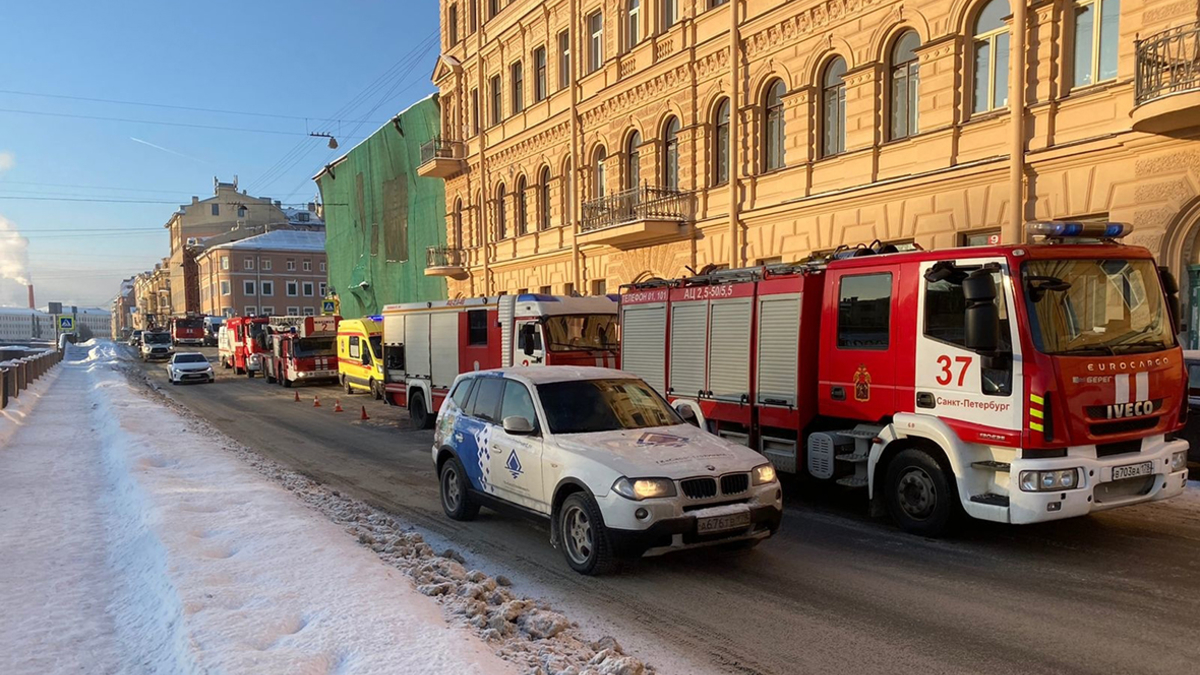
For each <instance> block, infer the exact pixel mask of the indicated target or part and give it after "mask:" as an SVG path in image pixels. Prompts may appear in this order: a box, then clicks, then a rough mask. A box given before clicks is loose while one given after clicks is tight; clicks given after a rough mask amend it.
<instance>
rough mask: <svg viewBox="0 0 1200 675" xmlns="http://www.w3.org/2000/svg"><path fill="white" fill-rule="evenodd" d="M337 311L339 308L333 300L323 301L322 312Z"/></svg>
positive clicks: (330, 312) (327, 313) (333, 312)
mask: <svg viewBox="0 0 1200 675" xmlns="http://www.w3.org/2000/svg"><path fill="white" fill-rule="evenodd" d="M336 312H337V310H336V309H335V308H334V305H333V301H332V300H325V301H323V302H322V303H321V313H322V314H326V315H329V314H335V313H336Z"/></svg>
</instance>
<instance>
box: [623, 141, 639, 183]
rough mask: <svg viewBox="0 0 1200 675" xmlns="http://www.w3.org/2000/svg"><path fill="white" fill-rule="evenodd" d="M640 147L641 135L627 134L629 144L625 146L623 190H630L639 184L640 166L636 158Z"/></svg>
mask: <svg viewBox="0 0 1200 675" xmlns="http://www.w3.org/2000/svg"><path fill="white" fill-rule="evenodd" d="M641 145H642V135H641V134H639V133H638V132H636V131H635V132H633V133H632V134H629V142H628V143H626V144H625V188H626V189H631V188H635V187H637V186H638V183H640V182H641V164H640V159H641V158H640V157H639V156H638V152H639V147H640V146H641Z"/></svg>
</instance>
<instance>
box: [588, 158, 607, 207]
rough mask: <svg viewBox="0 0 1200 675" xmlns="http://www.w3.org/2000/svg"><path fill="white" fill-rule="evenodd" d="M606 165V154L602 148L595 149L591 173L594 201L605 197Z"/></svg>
mask: <svg viewBox="0 0 1200 675" xmlns="http://www.w3.org/2000/svg"><path fill="white" fill-rule="evenodd" d="M606 163H608V153H607V152H605V150H604V146H603V145H602V146H600V147H598V148H596V154H595V155H593V157H592V173H593V178H594V182H593V184H592V194H593V195H594V197H595V198H596V199H600V198H601V197H603V196H604V195H605V191H604V186H605V183H606V178H607V177H606V176H605V167H604V165H605V164H606Z"/></svg>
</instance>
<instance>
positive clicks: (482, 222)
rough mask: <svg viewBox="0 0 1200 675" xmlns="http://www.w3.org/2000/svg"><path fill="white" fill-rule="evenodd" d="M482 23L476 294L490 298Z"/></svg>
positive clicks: (478, 41) (479, 29)
mask: <svg viewBox="0 0 1200 675" xmlns="http://www.w3.org/2000/svg"><path fill="white" fill-rule="evenodd" d="M482 19H483V17H482V16H481V15H480V14H476V20H477V21H478V23H477V24H476V25H475V91H477V92H479V119H477V120H476V122H478V124H479V128H478V129H477V133H478V135H479V204H477V205H476V208H478V209H479V213H477V214H476V216H475V219H476V222H477V226H478V227H479V237H480V239H481V241H480V242H479V250H480V253H481V254H482V255H483V293H479V292H478V291H476V294H478V295H485V296H486V295H490V294H491V292H492V271H491V267H490V264H489V259H490V257H491V256H490V255H489V254H488V230H489V229H491V228H490V227H489V225H490V223H489V221H490V220H491V219H490V218H489V217H488V211H489V209H488V208H487V203H488V172H487V162H486V155H487V152H486V146H487V127H488V122H487V120H488V115H487V111H488V109H487V105H485V102H486V101H490V100H491V99H490V98H489V97H488V93H487V91H486V90H485V89H484V88H483V85H484V82H486V81H487V78H486V77H484V73H483V31H484V27H483V26H484V22H483V20H482ZM471 105H472V106H474V105H475V103H474V100H472V102H471ZM470 189H471V185H470V182H468V183H467V190H468V192H467V199H470V198H471V193H470Z"/></svg>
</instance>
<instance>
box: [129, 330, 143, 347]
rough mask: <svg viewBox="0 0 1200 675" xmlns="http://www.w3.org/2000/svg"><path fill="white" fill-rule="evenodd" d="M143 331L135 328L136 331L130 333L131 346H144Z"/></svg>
mask: <svg viewBox="0 0 1200 675" xmlns="http://www.w3.org/2000/svg"><path fill="white" fill-rule="evenodd" d="M142 332H143V331H140V330H135V331H133V333H132V334H130V336H129V346H131V347H141V346H142Z"/></svg>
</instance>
